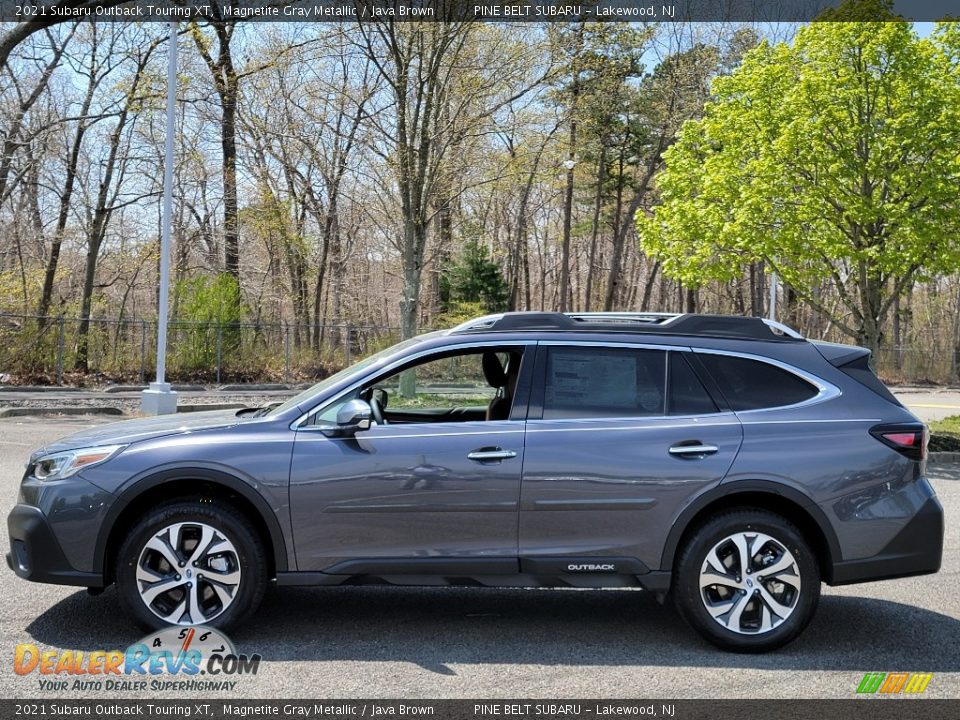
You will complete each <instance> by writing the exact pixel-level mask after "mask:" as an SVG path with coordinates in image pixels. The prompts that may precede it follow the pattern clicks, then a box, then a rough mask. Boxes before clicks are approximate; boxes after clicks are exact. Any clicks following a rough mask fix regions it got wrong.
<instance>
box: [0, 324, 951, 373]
mask: <svg viewBox="0 0 960 720" xmlns="http://www.w3.org/2000/svg"><path fill="white" fill-rule="evenodd" d="M399 339H400V329H399V328H396V327H388V326H375V325H350V324H339V325H321V326H319V327H316V326H313V325H309V326H307V325H295V324H284V323H251V322H241V323H235V324H215V323H195V322H180V321H171V322H170V324H169V325H168V329H167V377H168V379H169V380H172V381H181V382H201V383H227V382H277V381H284V382H286V381H292V380H308V379H309V380H312V379H316V378H322V377H326V376H327V375H329V374H330V373H333V372H336V371H337V370H339V369H340V368H342V367H345V366H346V365H349V364H350V363H352V362H354V361H355V360H358V359H360V358H362V357H364V356H366V355H369V354H370V353H373V352H376V351H377V350H380V349H382V348H385V347H387V346H389V345H392V344H393V343H395V342H397V341H399ZM156 342H157V325H156V321H154V320H145V319H116V318H91V319H90V320H89V321H88V322H87V323H84V322H83V321H82V320H80V319H78V318H65V317H59V316H57V317H53V316H51V317H38V316H35V315H15V314H4V313H0V374H8V375H11V376H14V377H15V378H16V381H17V382H18V383H20V384H50V385H54V384H55V385H64V384H67V385H97V384H102V383H103V382H105V381H112V382H137V383H141V384H142V383H145V382H147V381H148V380H150V379H151V378H153V376H154V373H155V359H156ZM876 368H877V373H878V374H879V375H880V377H881V378H882V379H883V380H884V382H887V383H889V384H897V385H903V384H937V385H946V384H956V383H958V382H960V349H958V348H952V349H950V350H944V349H939V350H938V349H936V348H919V347H912V346H901V347H886V348H883V349H881V350H880V352H879V353H877V357H876Z"/></svg>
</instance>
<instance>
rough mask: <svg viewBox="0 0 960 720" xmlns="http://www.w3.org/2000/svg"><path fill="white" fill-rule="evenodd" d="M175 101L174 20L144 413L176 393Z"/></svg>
mask: <svg viewBox="0 0 960 720" xmlns="http://www.w3.org/2000/svg"><path fill="white" fill-rule="evenodd" d="M176 103H177V23H175V22H171V23H170V42H169V45H168V46H167V136H166V142H165V143H164V157H163V211H162V217H161V221H160V223H161V228H160V298H159V302H158V305H159V307H158V308H157V379H156V380H155V381H154V382H152V383H150V387H149V388H148V389H146V390H144V391H143V393H142V394H141V397H140V410H141V411H142V412H143V413H144V414H145V415H169V414H171V413H175V412H176V411H177V393H176V392H174V391H173V389H172V388H171V387H170V384H169V383H168V382H166V372H167V303H168V300H169V295H170V229H171V226H172V224H173V139H174V125H175V122H174V121H175V119H176V118H175V115H176Z"/></svg>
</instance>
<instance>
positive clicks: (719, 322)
mask: <svg viewBox="0 0 960 720" xmlns="http://www.w3.org/2000/svg"><path fill="white" fill-rule="evenodd" d="M538 330H539V331H550V330H560V331H581V332H586V331H592V332H627V333H630V332H635V333H651V334H660V335H690V336H700V337H720V338H735V339H740V340H772V341H787V342H796V341H802V340H803V339H804V338H803V336H802V335H801V334H800V333H798V332H796V331H795V330H793V329H791V328H789V327H787V326H786V325H782V324H781V323H778V322H774V321H772V320H766V319H764V318H758V317H742V316H739V315H698V314H695V313H680V314H678V313H630V312H615V313H559V312H508V313H500V314H497V315H486V316H484V317H481V318H476V319H475V320H469V321H467V322H465V323H463V324H461V325H458V326H457V327H455V328H453V329H452V330H451V331H450V334H461V333H476V332H530V331H538Z"/></svg>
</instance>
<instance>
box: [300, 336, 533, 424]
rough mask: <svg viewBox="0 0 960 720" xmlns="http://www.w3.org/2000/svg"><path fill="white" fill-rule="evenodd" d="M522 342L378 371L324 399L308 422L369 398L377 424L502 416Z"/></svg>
mask: <svg viewBox="0 0 960 720" xmlns="http://www.w3.org/2000/svg"><path fill="white" fill-rule="evenodd" d="M522 357H523V348H522V347H503V348H500V347H494V348H490V349H478V348H471V349H468V350H463V351H460V352H449V351H448V352H443V353H440V354H438V355H434V356H432V357H430V358H427V359H424V360H421V361H419V362H418V363H416V364H414V365H412V366H408V367H405V368H403V369H401V370H396V371H393V372H390V373H389V374H385V375H381V376H380V377H378V378H376V379H374V380H372V381H371V382H369V383H366V384H365V385H364V386H362V387H360V388H357V389H356V390H354V391H352V392H351V393H349V394H348V395H346V396H343V397H341V398H339V399H338V400H336V401H334V402H333V403H330V404H329V405H328V406H326V407H324V408H322V409H321V410H320V411H319V412H317V413H316V414H315V415H314V417H313V421H312V423H311V424H314V425H325V424H330V423H332V422H333V421H334V419H335V418H336V414H337V410H338V409H339V408H340V407H341V406H342V405H343V403H345V402H346V401H347V400H352V399H355V398H360V399H362V400H365V401H366V402H368V403H370V405H371V408H372V409H373V410H374V421H375V422H376V423H377V424H387V425H389V424H410V423H439V422H470V421H473V422H477V421H485V420H508V419H509V418H510V412H511V408H512V406H513V403H514V400H515V392H516V385H517V379H518V377H519V374H520V362H521V359H522Z"/></svg>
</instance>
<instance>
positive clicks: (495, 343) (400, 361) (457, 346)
mask: <svg viewBox="0 0 960 720" xmlns="http://www.w3.org/2000/svg"><path fill="white" fill-rule="evenodd" d="M536 344H537V341H536V340H533V339H530V340H516V341H507V342H504V340H503V339H500V340H476V341H472V342H456V343H452V344H450V345H441V346H440V347H432V348H430V349H428V350H421V351H419V352H415V353H410V354H408V355H404V356H403V357H400V358H397V359H396V360H394V361H393V362H391V363H389V364H387V365H382V366H380V367H376V368H371V369H370V371H369V372H367V373H365V374H364V375H363V377H361V378H360V379H359V380H357V381H356V382H354V383H351V384H350V385H348V386H347V387H345V388H344V389H343V390H341V391H340V392H338V393H337V394H336V395H334V396H333V397H330V398H328V399H327V400H323V401H321V402H319V403H317V405H315V406H314V407H312V408H310V410H308V411H307V412H305V413H303V414H302V415H300V416H299V417H298V418H297V419H296V420H294V421H293V422H291V423H290V426H289V427H290V429H291V430H303V431H304V432H307V431H316V432H320V431H322V430H325V429H328V428H327V427H326V426H324V427H320V426H316V427H301V425H302V424H303V423H304V422H306V421H307V420H308V419H309V418H311V417H312V416H313V415H316V414H317V413H318V412H320V411H321V410H322V409H323V408H325V407H327V406H328V405H329V404H330V403H333V402H336V401H337V400H339V399H340V398H342V397H343V396H344V395H348V394H350V393H352V392H353V391H354V390H356V389H357V388H358V387H360V386H361V385H363V384H364V383H365V382H366V381H367V380H368V379H370V378H371V377H374V376H376V375H380V374H382V373H388V372H390V371H391V370H394V369H396V368H398V367H400V366H401V365H406V364H407V363H409V362H410V361H412V360H419V359H420V358H422V357H427V356H429V355H435V354H436V355H440V354H443V353H447V352H449V351H456V350H469V349H471V348H484V347H513V346H517V345H521V346H523V347H524V348H527V347H529V346H536ZM493 422H510V423H516V422H520V421H519V420H503V421H500V420H495V421H493Z"/></svg>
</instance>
